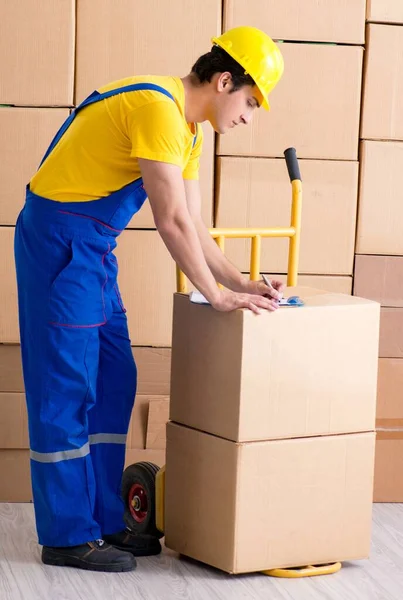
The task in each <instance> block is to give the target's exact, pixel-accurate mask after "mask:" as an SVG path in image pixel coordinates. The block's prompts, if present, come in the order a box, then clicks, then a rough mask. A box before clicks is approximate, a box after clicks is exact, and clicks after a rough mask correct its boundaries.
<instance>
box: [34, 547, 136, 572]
mask: <svg viewBox="0 0 403 600" xmlns="http://www.w3.org/2000/svg"><path fill="white" fill-rule="evenodd" d="M42 562H43V563H44V564H45V565H55V566H58V567H77V568H79V569H86V570H87V571H108V572H111V573H112V572H113V573H116V572H121V571H132V570H133V569H134V568H135V567H136V559H135V558H134V556H132V555H131V554H130V553H129V552H121V551H120V550H117V549H116V548H114V547H113V546H110V545H109V544H107V543H106V542H104V540H95V541H93V542H87V543H86V544H82V545H81V546H67V547H63V548H53V547H50V546H43V548H42Z"/></svg>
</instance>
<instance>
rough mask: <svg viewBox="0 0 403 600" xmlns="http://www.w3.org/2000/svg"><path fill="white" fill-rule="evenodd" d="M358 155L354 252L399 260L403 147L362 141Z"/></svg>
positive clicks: (401, 248)
mask: <svg viewBox="0 0 403 600" xmlns="http://www.w3.org/2000/svg"><path fill="white" fill-rule="evenodd" d="M402 29H403V28H402ZM378 85H379V84H378ZM360 155H361V157H360V185H359V188H360V189H359V210H358V226H357V242H356V252H357V254H386V255H389V256H391V255H400V256H402V255H403V236H402V223H403V203H402V200H401V192H400V177H401V173H402V172H403V143H398V142H376V141H363V142H361V146H360Z"/></svg>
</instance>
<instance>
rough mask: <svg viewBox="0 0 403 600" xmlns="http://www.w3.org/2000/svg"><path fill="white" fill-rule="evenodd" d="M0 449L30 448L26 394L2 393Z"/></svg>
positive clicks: (0, 396)
mask: <svg viewBox="0 0 403 600" xmlns="http://www.w3.org/2000/svg"><path fill="white" fill-rule="evenodd" d="M0 411H1V420H0V448H10V449H17V448H18V449H22V448H29V437H28V415H27V409H26V404H25V394H21V393H5V392H0Z"/></svg>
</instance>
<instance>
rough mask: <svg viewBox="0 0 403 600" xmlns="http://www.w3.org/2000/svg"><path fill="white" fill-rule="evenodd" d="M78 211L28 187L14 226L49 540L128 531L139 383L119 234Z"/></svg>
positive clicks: (39, 512)
mask: <svg viewBox="0 0 403 600" xmlns="http://www.w3.org/2000/svg"><path fill="white" fill-rule="evenodd" d="M97 206H98V205H97ZM74 208H77V205H73V204H72V203H69V204H64V203H63V204H60V203H56V202H52V201H49V200H45V199H42V198H40V197H38V196H35V195H34V194H32V193H30V192H28V196H27V202H26V205H25V207H24V209H23V211H22V213H21V214H20V216H19V218H18V222H17V225H16V233H15V260H16V270H17V283H18V303H19V318H20V334H21V350H22V359H23V370H24V381H25V389H26V399H27V408H28V421H29V436H30V447H31V474H32V487H33V497H34V506H35V516H36V524H37V531H38V537H39V542H40V543H41V544H43V545H47V546H73V545H78V544H83V543H85V542H87V541H90V540H94V539H97V538H100V537H102V535H103V534H110V533H115V532H117V531H120V530H122V529H123V528H124V522H123V502H122V500H121V496H120V485H121V478H122V472H123V468H124V458H125V442H126V435H127V431H128V426H129V421H130V416H131V412H132V408H133V403H134V398H135V393H136V381H137V373H136V366H135V363H134V360H133V355H132V351H131V346H130V339H129V334H128V329H127V319H126V315H125V311H124V308H123V304H122V301H121V298H120V293H119V288H118V286H117V274H118V266H117V262H116V258H115V257H114V255H113V249H114V248H115V246H116V236H117V234H118V231H117V230H115V229H114V228H112V227H110V226H107V225H105V224H104V223H102V222H101V221H100V220H99V219H98V218H92V217H90V216H89V215H78V214H75V213H74V212H73V210H74ZM87 210H88V208H87Z"/></svg>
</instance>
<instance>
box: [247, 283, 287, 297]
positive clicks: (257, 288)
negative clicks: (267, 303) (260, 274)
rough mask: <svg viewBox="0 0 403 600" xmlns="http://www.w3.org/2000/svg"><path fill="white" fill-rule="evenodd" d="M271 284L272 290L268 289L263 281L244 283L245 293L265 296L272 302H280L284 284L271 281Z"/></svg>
mask: <svg viewBox="0 0 403 600" xmlns="http://www.w3.org/2000/svg"><path fill="white" fill-rule="evenodd" d="M271 284H272V286H273V288H274V290H273V289H272V288H270V287H269V286H267V285H266V284H265V282H264V281H263V280H260V281H247V282H245V292H246V293H247V294H255V295H257V296H265V297H267V298H273V299H274V300H281V298H282V297H283V291H284V288H285V285H284V283H282V282H281V281H275V280H274V279H271Z"/></svg>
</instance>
